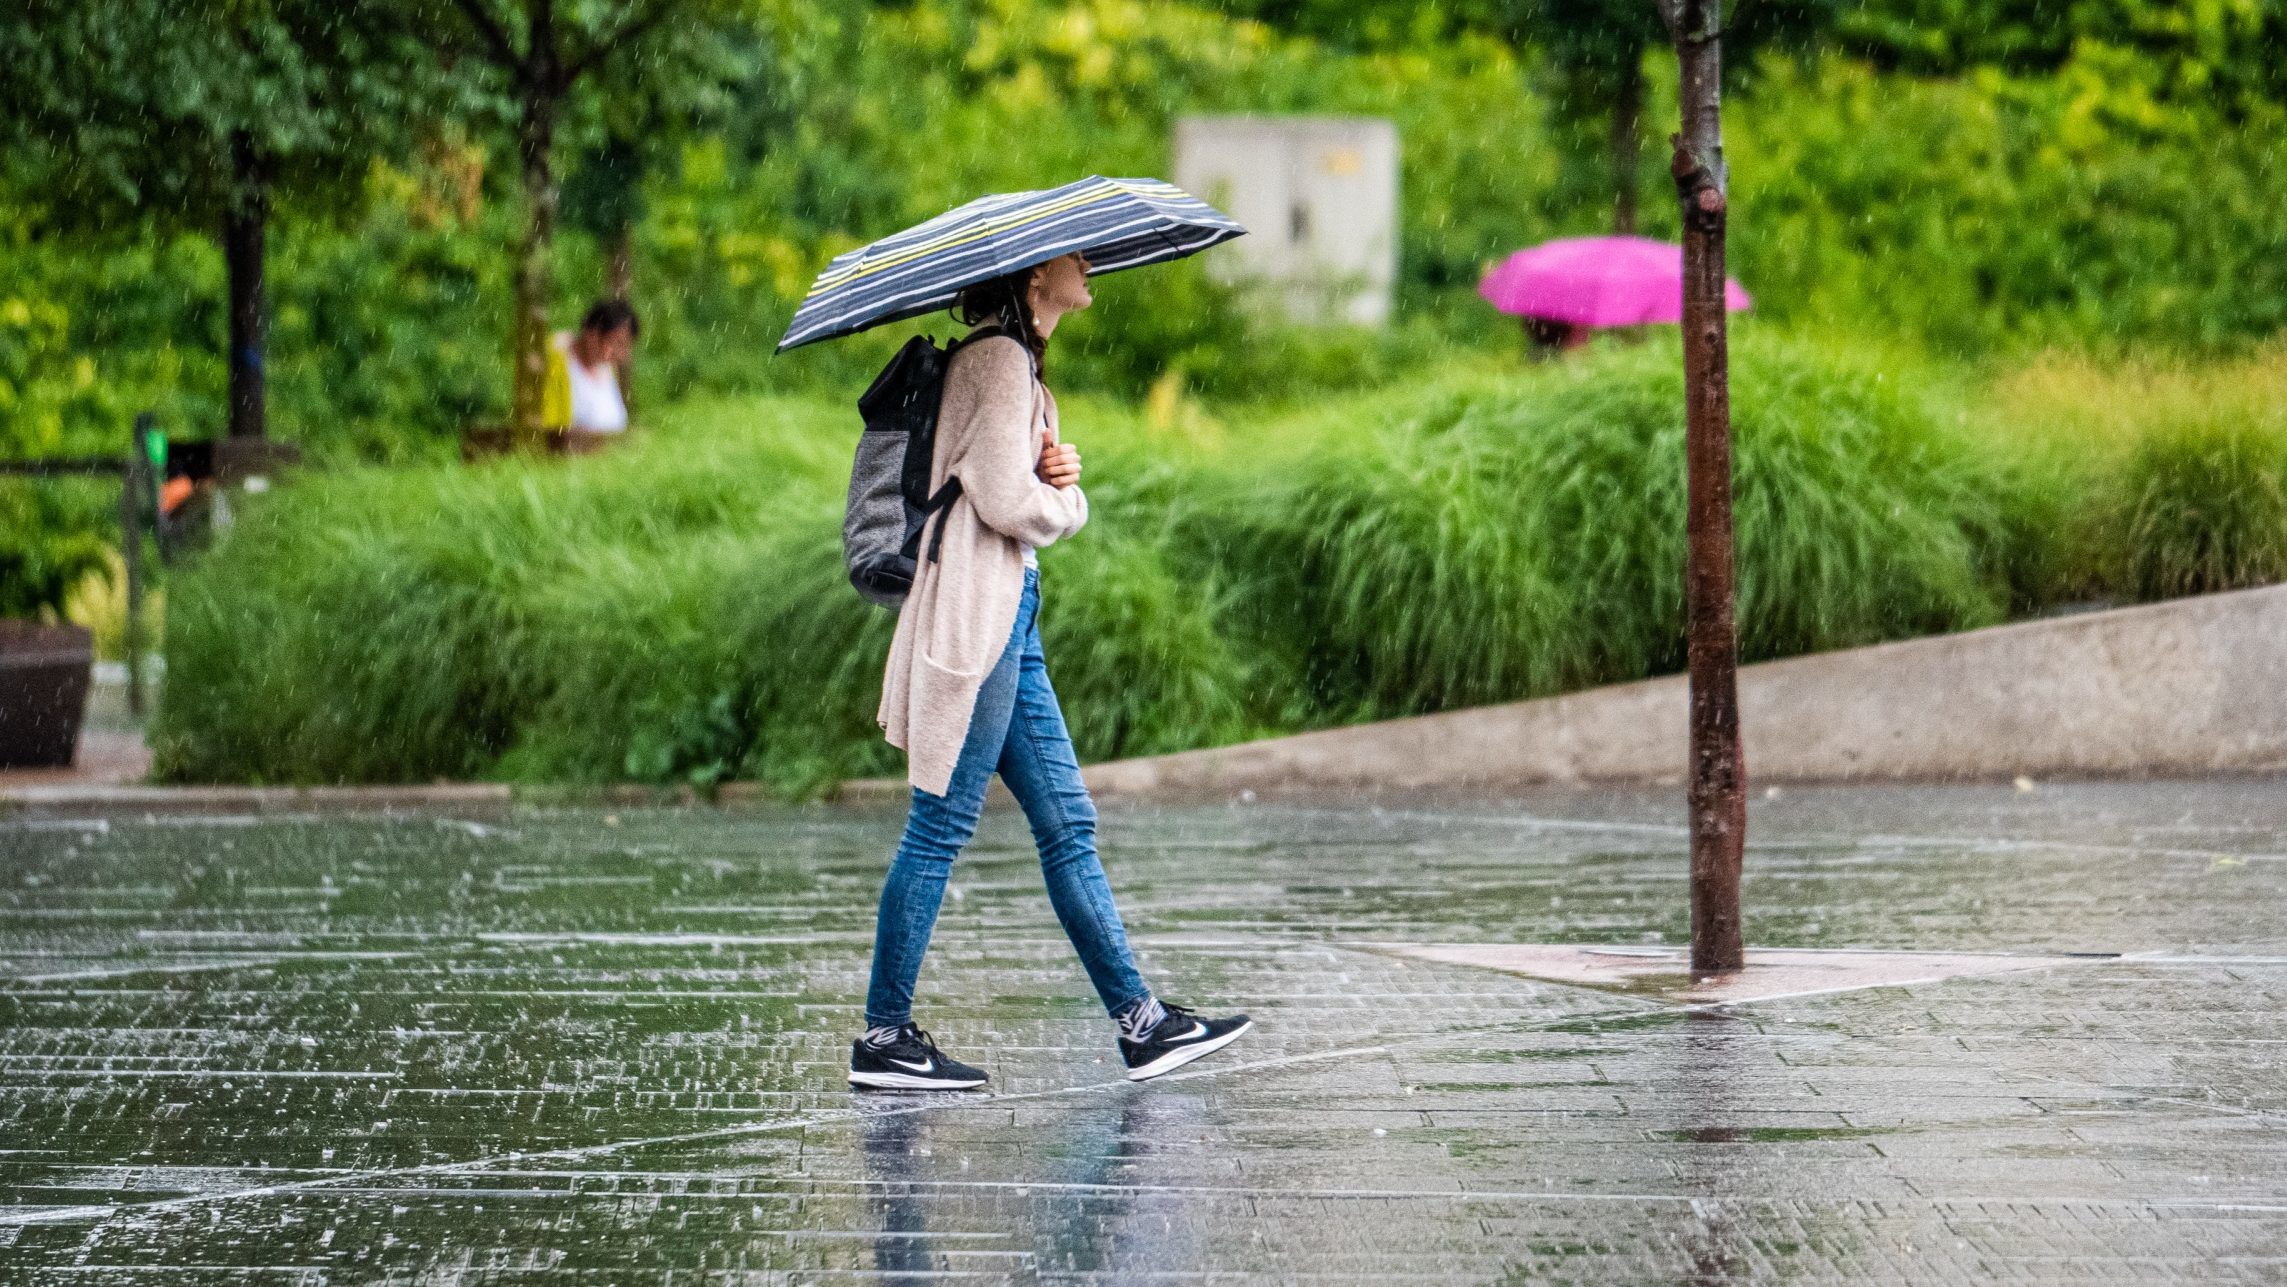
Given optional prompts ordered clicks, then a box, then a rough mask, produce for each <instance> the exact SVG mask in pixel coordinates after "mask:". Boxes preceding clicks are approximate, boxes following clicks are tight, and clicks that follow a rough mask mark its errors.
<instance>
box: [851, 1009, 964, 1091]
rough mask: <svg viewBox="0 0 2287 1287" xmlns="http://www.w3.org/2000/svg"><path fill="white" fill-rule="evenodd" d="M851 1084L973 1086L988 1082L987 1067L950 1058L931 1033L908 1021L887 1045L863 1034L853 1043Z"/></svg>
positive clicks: (905, 1087) (871, 1086) (908, 1087)
mask: <svg viewBox="0 0 2287 1287" xmlns="http://www.w3.org/2000/svg"><path fill="white" fill-rule="evenodd" d="M850 1084H851V1085H852V1086H856V1087H859V1088H860V1089H865V1090H971V1089H974V1088H976V1087H978V1086H982V1085H984V1084H985V1070H984V1069H982V1068H971V1067H970V1066H969V1065H967V1064H965V1063H961V1062H960V1061H958V1060H954V1059H947V1058H946V1057H945V1054H944V1052H943V1051H941V1050H939V1049H938V1048H937V1043H936V1042H934V1041H931V1040H930V1039H929V1034H928V1033H926V1032H923V1031H922V1030H921V1029H920V1028H919V1027H918V1026H916V1025H914V1024H910V1023H909V1024H906V1025H905V1026H904V1027H902V1028H899V1029H898V1030H897V1038H896V1040H894V1041H892V1042H890V1043H889V1044H888V1045H886V1046H877V1045H874V1044H872V1043H870V1042H868V1041H867V1040H866V1039H865V1038H864V1037H860V1038H858V1039H857V1040H856V1041H853V1042H851V1043H850Z"/></svg>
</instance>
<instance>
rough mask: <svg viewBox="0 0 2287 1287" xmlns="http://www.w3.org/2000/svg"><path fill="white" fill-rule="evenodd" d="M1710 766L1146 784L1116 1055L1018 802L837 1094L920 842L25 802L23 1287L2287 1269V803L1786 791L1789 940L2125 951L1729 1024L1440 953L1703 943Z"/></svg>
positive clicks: (765, 827) (2282, 787) (455, 816)
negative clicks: (1210, 1037) (934, 1089)
mask: <svg viewBox="0 0 2287 1287" xmlns="http://www.w3.org/2000/svg"><path fill="white" fill-rule="evenodd" d="M1679 821H1680V809H1679V807H1678V805H1677V803H1676V801H1675V800H1674V799H1673V798H1672V793H1639V792H1589V793H1569V794H1566V793H1549V794H1542V795H1536V796H1532V797H1530V798H1525V799H1521V800H1515V801H1507V802H1497V803H1496V802H1486V801H1465V802H1454V801H1433V800H1410V801H1382V802H1380V803H1379V804H1378V805H1377V804H1372V803H1366V802H1358V801H1347V802H1322V803H1258V804H1245V805H1229V806H1225V805H1206V806H1199V807H1188V808H1180V809H1174V808H1170V809H1151V808H1144V807H1140V806H1119V807H1114V808H1109V809H1107V811H1106V818H1105V829H1104V840H1105V851H1106V857H1107V865H1108V866H1109V867H1110V869H1111V872H1112V878H1113V883H1114V886H1115V888H1116V889H1117V890H1118V891H1119V893H1120V896H1121V898H1122V901H1123V903H1124V905H1125V907H1126V909H1127V912H1128V919H1129V923H1130V927H1131V929H1132V931H1133V933H1134V936H1135V939H1136V941H1137V944H1138V947H1139V949H1140V955H1141V957H1142V959H1143V963H1144V966H1145V972H1146V974H1147V975H1148V976H1150V977H1152V978H1153V979H1154V980H1155V981H1157V982H1158V983H1159V984H1160V985H1161V986H1162V988H1163V991H1164V992H1165V993H1166V994H1168V995H1170V996H1172V997H1174V998H1176V999H1179V1000H1183V1001H1186V1002H1189V1003H1195V1004H1200V1005H1204V1006H1207V1007H1209V1008H1214V1009H1223V1008H1243V1009H1246V1010H1248V1011H1250V1012H1251V1013H1253V1014H1254V1015H1255V1017H1256V1018H1257V1020H1258V1022H1259V1025H1260V1026H1259V1028H1258V1030H1257V1031H1256V1032H1255V1033H1253V1034H1251V1035H1250V1036H1249V1037H1248V1038H1246V1039H1245V1040H1244V1041H1242V1042H1241V1043H1240V1044H1239V1045H1237V1046H1234V1047H1232V1048H1231V1050H1229V1051H1228V1052H1225V1054H1223V1055H1219V1056H1217V1057H1215V1058H1214V1059H1211V1060H1208V1061H1205V1062H1203V1063H1201V1064H1199V1065H1196V1066H1195V1067H1194V1068H1193V1069H1191V1070H1187V1071H1186V1072H1184V1073H1182V1074H1178V1075H1177V1076H1175V1077H1170V1078H1167V1079H1164V1080H1161V1081H1158V1082H1154V1083H1150V1084H1147V1085H1141V1086H1137V1085H1130V1084H1128V1083H1127V1082H1125V1081H1124V1080H1123V1079H1121V1078H1120V1076H1119V1065H1118V1061H1117V1057H1116V1055H1115V1054H1114V1053H1113V1051H1112V1048H1111V1041H1110V1029H1109V1026H1108V1025H1107V1023H1106V1022H1105V1020H1104V1018H1103V1016H1102V1015H1101V1013H1100V1012H1099V1011H1097V1010H1096V1009H1095V1007H1094V1003H1093V1000H1092V998H1091V996H1090V995H1089V993H1088V991H1087V987H1086V983H1085V980H1084V978H1083V977H1082V975H1081V974H1080V972H1079V969H1078V967H1077V966H1076V964H1074V963H1073V962H1072V960H1071V959H1070V954H1069V949H1068V948H1067V947H1066V946H1065V944H1064V943H1063V941H1062V938H1061V936H1060V934H1059V933H1058V931H1057V929H1056V925H1055V921H1054V919H1053V917H1052V915H1051V913H1050V912H1049V909H1048V906H1047V903H1046V899H1045V897H1044V896H1043V894H1042V893H1041V890H1040V882H1039V876H1038V871H1037V868H1036V865H1035V863H1034V860H1033V858H1032V856H1031V853H1030V849H1029V844H1028V843H1027V841H1026V838H1025V836H1024V833H1023V829H1022V826H1021V823H1019V822H1018V821H1017V820H1015V819H1014V818H1011V817H1009V816H1006V815H999V816H996V817H995V818H993V819H991V820H990V821H989V822H988V826H987V832H986V834H985V835H984V836H983V837H982V838H981V839H980V841H979V843H978V845H977V846H976V847H975V848H974V849H973V850H972V852H971V853H970V854H969V855H967V856H966V857H965V858H964V859H963V863H962V866H961V867H960V868H959V870H958V872H957V874H956V877H955V884H954V887H953V892H952V896H951V897H950V898H949V899H948V901H947V904H946V912H945V917H944V920H943V922H942V923H941V925H940V928H939V933H938V938H937V941H936V945H935V947H934V948H933V950H932V954H931V958H930V963H929V966H928V968H927V969H926V970H925V972H924V975H923V980H922V995H923V1005H922V1008H921V1010H920V1013H919V1017H920V1018H921V1020H922V1022H923V1023H925V1024H926V1025H927V1026H928V1027H929V1028H931V1029H932V1030H933V1031H934V1032H935V1033H936V1034H937V1035H938V1037H939V1039H940V1040H941V1042H943V1044H944V1045H945V1046H946V1047H947V1048H948V1050H949V1051H950V1052H951V1053H953V1054H955V1055H957V1056H960V1057H964V1058H968V1059H970V1060H971V1061H973V1062H977V1063H980V1064H982V1065H983V1066H985V1067H986V1068H987V1069H988V1070H990V1072H991V1073H992V1076H993V1082H994V1086H995V1093H994V1094H992V1095H989V1096H983V1095H969V1096H960V1095H941V1096H869V1097H859V1096H855V1095H852V1094H851V1093H850V1092H848V1091H847V1090H846V1089H845V1088H844V1087H843V1084H842V1081H841V1076H842V1071H843V1068H844V1066H845V1060H846V1057H847V1043H848V1040H849V1038H850V1036H851V1035H852V1029H853V1026H854V1024H855V1022H856V1012H857V1006H858V1003H859V1000H860V998H861V996H862V992H863V989H864V985H865V971H866V963H867V952H868V948H869V945H870V940H871V915H872V904H873V898H874V894H875V892H876V890H877V888H878V882H879V879H880V875H881V872H882V869H883V867H884V866H885V864H886V857H887V852H888V849H889V847H890V845H891V844H892V842H893V841H894V838H895V831H896V825H897V819H896V817H895V816H894V815H893V814H890V813H885V812H878V811H852V810H846V809H843V810H835V809H813V810H762V809H739V810H728V811H716V810H711V809H696V810H671V809H659V810H620V811H617V812H614V813H608V814H607V813H606V812H605V811H604V810H600V809H550V810H537V809H530V808H522V809H515V810H508V809H501V810H497V811H492V812H476V811H468V810H463V811H460V812H457V813H452V814H449V815H448V814H443V813H436V814H401V815H397V816H394V817H365V818H343V817H313V816H305V817H247V816H232V815H213V816H180V817H152V816H148V815H142V814H115V815H113V816H109V817H103V818H71V817H53V818H39V817H31V818H24V817H18V818H14V819H9V818H4V817H0V1279H5V1280H6V1281H9V1282H66V1281H68V1282H74V1283H79V1282H140V1281H166V1282H169V1283H175V1282H293V1283H316V1282H367V1281H404V1282H414V1281H418V1282H464V1281H466V1282H475V1281H482V1282H487V1283H496V1282H559V1281H583V1282H598V1283H617V1282H647V1281H662V1280H665V1281H677V1282H683V1281H702V1280H703V1281H717V1282H758V1283H774V1282H797V1281H801V1282H808V1281H835V1280H855V1279H888V1280H891V1281H911V1282H921V1281H936V1280H940V1279H956V1280H958V1279H963V1278H974V1279H978V1280H985V1281H1003V1280H1013V1281H1019V1282H1068V1281H1082V1280H1102V1281H1130V1280H1144V1279H1157V1278H1181V1279H1213V1280H1219V1281H1245V1280H1256V1281H1282V1282H1283V1281H1302V1280H1308V1281H1351V1280H1409V1281H1425V1282H1513V1283H1540V1282H1559V1283H1561V1282H1646V1281H1674V1282H1686V1283H1715V1282H1731V1281H1834V1282H1842V1281H1848V1282H1868V1281H1915V1282H1931V1281H2006V1282H2036V1281H2037V1282H2059V1281H2063V1282H2106V1283H2112V1282H2126V1281H2176V1280H2195V1281H2203V1282H2218V1281H2224V1282H2264V1283H2270V1282H2279V1281H2282V1280H2287V1071H2283V1070H2282V1054H2283V1053H2287V1031H2283V1030H2282V1026H2281V1023H2280V1019H2281V1017H2282V1015H2283V1013H2287V781H2280V780H2275V779H2270V780H2267V779H2234V780H2226V781H2208V782H2196V783H2185V782H2171V783H2152V784H2137V785H2102V786H2042V787H2040V788H2039V789H2036V790H2034V791H2031V792H2020V791H2015V790H2011V789H2009V788H2006V787H2004V788H1999V789H1995V788H1947V789H1900V788H1875V789H1831V790H1802V789H1790V790H1788V791H1786V792H1785V793H1783V794H1781V795H1779V796H1778V797H1777V798H1775V799H1768V800H1758V801H1757V802H1756V804H1755V807H1754V810H1753V815H1752V826H1753V838H1752V841H1751V845H1750V853H1749V876H1748V880H1747V886H1746V889H1747V907H1748V919H1749V931H1750V932H1749V938H1750V940H1751V941H1752V942H1754V943H1756V944H1760V945H1767V946H1773V947H1829V948H1862V949H1893V950H1897V949H1906V950H1925V951H1951V952H2018V953H2041V954H2055V955H2065V954H2082V953H2088V954H2112V953H2117V954H2121V955H2119V956H2117V957H2110V956H2103V955H2092V956H2085V957H2084V956H2076V957H2075V958H2074V959H2072V960H2070V961H2068V962H2065V963H2062V964H2055V965H2050V966H2045V967H2043V968H2038V969H2028V970H2021V971H2016V972H2012V973H2006V974H1999V975H1989V976H1986V977H1968V978H1955V979H1949V980H1946V981H1942V982H1936V983H1918V984H1912V985H1909V986H1903V987H1885V988H1875V989H1868V990H1860V991H1851V992H1841V993H1819V994H1815V995H1795V996H1786V995H1782V996H1776V997H1770V998H1766V999H1761V1000H1756V1001H1752V1002H1748V1003H1743V1004H1737V1005H1731V1006H1727V1007H1707V1006H1694V1005H1691V1004H1688V1003H1685V1002H1680V1001H1677V1000H1674V999H1672V998H1669V997H1664V996H1661V995H1658V994H1656V993H1649V992H1644V991H1641V990H1628V989H1599V988H1592V987H1585V986H1574V985H1565V984H1558V983H1551V982H1543V981H1537V980H1533V979H1528V978H1521V977H1518V976H1516V975H1514V974H1509V973H1504V972H1501V971H1498V970H1493V969H1483V968H1477V967H1475V966H1471V965H1466V964H1451V963H1445V962H1439V961H1429V960H1422V959H1415V958H1408V957H1406V956H1403V955H1400V954H1398V953H1397V952H1396V951H1394V950H1392V949H1393V946H1394V945H1395V946H1403V945H1413V944H1446V945H1453V944H1462V945H1467V944H1480V945H1493V944H1536V943H1604V944H1620V945H1643V944H1648V943H1666V944H1674V943H1677V942H1680V941H1681V940H1682V938H1683V934H1684V924H1685V922H1684V916H1685V911H1684V904H1683V897H1684V882H1683V870H1684V869H1683V849H1684V840H1683V836H1682V833H1681V830H1680V828H1679V827H1678V825H1677V823H1678V822H1679Z"/></svg>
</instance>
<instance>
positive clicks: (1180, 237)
mask: <svg viewBox="0 0 2287 1287" xmlns="http://www.w3.org/2000/svg"><path fill="white" fill-rule="evenodd" d="M1245 232H1246V229H1245V228H1242V227H1240V226H1239V224H1238V222H1237V221H1236V220H1233V219H1232V218H1231V217H1230V216H1229V215H1227V214H1224V213H1223V212H1222V211H1220V210H1217V209H1216V208H1215V207H1213V206H1211V205H1208V204H1207V203H1206V202H1204V201H1201V200H1200V199H1199V198H1197V197H1195V196H1192V195H1191V194H1190V193H1188V192H1185V191H1184V190H1183V189H1181V188H1179V187H1176V186H1175V185H1174V184H1172V183H1163V182H1161V181H1160V180H1158V179H1106V178H1102V177H1100V176H1097V175H1090V176H1088V177H1087V178H1085V179H1082V180H1080V181H1079V182H1077V183H1067V184H1065V185H1064V186H1063V187H1061V188H1048V189H1046V190H1043V191H1038V192H1005V193H1001V194H999V195H996V196H990V197H979V198H977V199H976V200H975V201H971V202H970V203H968V204H967V205H965V206H961V207H959V208H957V209H954V210H948V211H946V212H945V213H944V214H941V215H939V216H937V217H936V218H934V219H931V220H930V221H928V222H927V223H923V224H917V225H915V226H913V227H911V228H908V229H906V230H905V231H904V232H901V233H898V234H896V235H895V236H890V237H884V238H882V239H881V240H880V241H877V242H874V243H873V244H871V245H867V246H860V247H859V248H857V249H856V250H852V251H849V252H847V253H845V254H840V255H836V256H835V257H834V261H833V262H832V263H830V264H828V265H826V270H825V271H824V272H822V273H819V274H818V280H817V281H816V282H815V283H813V284H812V285H811V287H810V293H809V295H808V296H806V297H805V298H804V299H803V301H802V307H800V308H798V309H796V310H795V311H794V320H793V321H792V322H791V323H790V324H788V326H787V328H786V335H785V337H784V338H782V339H780V340H779V341H778V351H779V352H781V353H783V352H785V351H786V350H788V349H791V348H795V347H797V346H799V345H803V344H809V343H811V342H813V341H816V340H829V339H833V338H834V337H835V336H838V335H848V334H851V333H852V332H855V331H862V330H864V329H866V328H867V327H869V326H879V325H881V324H882V323H884V322H894V321H897V320H898V319H900V318H906V317H917V316H919V315H921V314H923V313H927V312H930V311H932V310H935V309H939V308H943V307H944V306H945V305H947V304H950V303H952V302H953V298H954V296H956V295H958V294H960V293H961V291H962V289H963V288H964V287H968V286H974V285H976V284H977V283H978V282H981V281H990V280H991V279H993V278H995V277H999V276H1002V275H1004V274H1007V273H1013V272H1015V271H1016V270H1018V269H1020V268H1028V267H1030V266H1032V265H1034V264H1037V263H1041V262H1043V261H1044V260H1050V259H1054V258H1056V257H1057V256H1058V255H1068V254H1071V253H1072V252H1073V251H1076V250H1077V251H1080V252H1081V253H1083V254H1085V255H1086V256H1087V257H1088V271H1089V275H1090V276H1095V275H1099V274H1102V273H1111V272H1118V271H1119V270H1120V269H1122V268H1136V267H1140V266H1142V265H1144V264H1156V263H1160V262H1162V261H1163V260H1169V259H1180V258H1182V257H1183V256H1185V255H1190V254H1196V253H1198V252H1199V251H1202V250H1205V249H1207V248H1208V247H1209V246H1212V245H1215V244H1217V243H1219V242H1225V241H1229V240H1230V239H1231V238H1233V237H1236V236H1239V235H1241V234H1243V233H1245Z"/></svg>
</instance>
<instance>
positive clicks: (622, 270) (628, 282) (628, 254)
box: [605, 219, 635, 419]
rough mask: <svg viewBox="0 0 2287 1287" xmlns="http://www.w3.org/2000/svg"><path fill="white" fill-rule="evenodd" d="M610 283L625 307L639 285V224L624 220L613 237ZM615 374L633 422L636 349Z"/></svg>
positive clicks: (606, 284) (614, 231)
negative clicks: (637, 225)
mask: <svg viewBox="0 0 2287 1287" xmlns="http://www.w3.org/2000/svg"><path fill="white" fill-rule="evenodd" d="M605 271H606V274H607V276H608V278H609V280H608V281H607V282H606V283H605V287H606V289H608V290H609V291H610V292H611V297H612V298H613V299H616V300H618V301H619V302H620V303H622V304H624V303H626V302H627V298H628V292H629V291H630V290H632V289H633V288H634V286H635V221H634V220H632V219H623V220H621V221H620V225H619V227H618V228H616V229H614V230H613V232H612V236H611V263H610V265H609V267H608V268H607V269H606V270H605ZM615 374H616V375H617V376H618V377H619V396H620V399H621V401H623V402H625V403H626V404H627V414H628V416H629V418H630V419H633V418H634V416H635V350H634V348H633V347H632V346H630V347H629V349H628V355H627V357H626V359H625V360H624V361H622V362H621V363H620V364H619V367H618V369H617V371H616V372H615Z"/></svg>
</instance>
